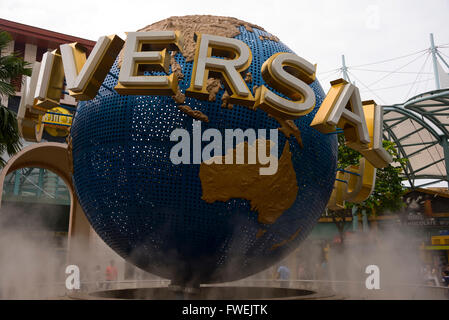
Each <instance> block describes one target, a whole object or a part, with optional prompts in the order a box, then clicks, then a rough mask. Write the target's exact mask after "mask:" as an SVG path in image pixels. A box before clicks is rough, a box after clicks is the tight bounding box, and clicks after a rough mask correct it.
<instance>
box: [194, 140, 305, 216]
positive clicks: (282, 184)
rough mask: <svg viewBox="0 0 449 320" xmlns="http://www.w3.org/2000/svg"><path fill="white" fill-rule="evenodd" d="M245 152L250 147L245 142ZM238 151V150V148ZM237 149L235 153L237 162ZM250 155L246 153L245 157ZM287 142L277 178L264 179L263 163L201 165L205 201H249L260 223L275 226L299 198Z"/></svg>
mask: <svg viewBox="0 0 449 320" xmlns="http://www.w3.org/2000/svg"><path fill="white" fill-rule="evenodd" d="M244 144H245V150H247V149H248V143H247V142H244ZM236 149H237V148H236ZM236 149H234V150H233V152H234V158H233V159H236ZM245 154H246V153H245ZM291 155H292V154H291V152H290V145H289V142H288V141H287V142H286V143H285V146H284V150H283V152H282V155H281V157H280V159H279V162H278V170H277V172H276V173H275V174H273V175H260V173H259V168H261V167H263V166H262V165H261V164H260V163H258V162H257V163H256V164H225V156H222V161H221V163H222V164H217V163H210V164H208V163H205V162H203V163H201V166H200V173H199V177H200V180H201V187H202V191H203V196H202V199H203V200H204V201H206V202H207V203H213V202H215V201H223V202H225V201H228V200H229V199H231V198H241V199H245V200H249V201H250V204H251V210H254V211H257V212H258V221H259V222H260V223H263V224H273V223H274V222H276V220H277V219H278V218H279V217H280V216H281V215H282V214H283V213H284V211H285V210H287V209H289V208H290V207H291V206H292V205H293V203H294V202H295V200H296V197H297V194H298V182H297V180H296V173H295V170H294V168H293V163H292V159H291Z"/></svg>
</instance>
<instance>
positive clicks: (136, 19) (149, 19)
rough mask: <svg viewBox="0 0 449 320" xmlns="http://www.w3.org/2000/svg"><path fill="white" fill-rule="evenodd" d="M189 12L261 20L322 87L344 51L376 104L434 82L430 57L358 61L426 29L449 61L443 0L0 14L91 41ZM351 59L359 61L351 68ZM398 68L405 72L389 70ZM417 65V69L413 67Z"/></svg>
mask: <svg viewBox="0 0 449 320" xmlns="http://www.w3.org/2000/svg"><path fill="white" fill-rule="evenodd" d="M188 14H213V15H222V16H233V17H236V18H239V19H242V20H245V21H248V22H252V23H255V24H258V25H260V26H262V27H264V28H265V30H267V31H268V32H270V33H272V34H274V35H276V36H278V37H279V38H280V39H281V41H282V42H284V43H285V44H286V45H287V46H289V47H290V48H291V49H292V50H293V51H295V52H296V53H297V54H298V55H300V56H302V57H303V58H305V59H307V60H309V61H310V62H312V63H317V64H318V76H319V79H320V80H321V83H322V85H323V87H324V88H325V90H327V89H328V88H329V81H330V80H333V79H336V78H338V77H339V76H338V74H337V73H335V74H334V73H332V72H331V73H326V72H327V71H329V70H332V69H336V68H339V67H340V66H341V55H342V54H345V55H346V61H347V65H348V66H349V67H350V69H349V71H350V72H351V73H350V77H351V80H352V81H355V84H356V85H357V86H358V87H359V88H360V90H361V93H362V98H363V99H374V100H376V101H377V102H378V104H393V103H400V102H403V101H404V100H405V99H407V98H410V97H412V96H414V95H416V94H418V93H421V92H424V91H427V90H432V89H434V88H435V83H434V80H433V79H432V78H433V74H432V63H431V62H432V61H431V59H430V58H428V59H427V61H426V53H425V52H422V53H419V54H416V55H412V56H408V57H405V58H402V59H398V60H394V61H391V62H388V63H382V64H374V65H368V66H359V65H364V64H369V63H372V62H377V61H381V60H385V59H390V58H395V57H399V56H404V55H408V54H411V53H414V52H417V51H420V50H424V49H426V48H428V47H429V45H430V44H429V33H431V32H433V33H434V34H435V40H436V44H437V45H445V47H442V48H440V50H441V52H442V53H443V54H446V55H447V57H446V58H447V59H446V60H447V62H448V63H449V22H448V16H449V0H431V1H423V0H385V1H360V0H359V1H356V0H347V1H345V0H339V1H336V0H314V1H298V0H296V1H281V0H271V1H268V0H257V1H242V0H237V1H235V0H225V1H204V0H203V1H198V0H189V1H186V0H181V1H178V0H170V1H152V0H146V1H131V0H130V1H123V0H122V1H112V0H109V1H100V0H88V1H86V0H77V1H67V2H64V1H61V0H58V1H43V0H39V1H24V0H2V1H1V2H0V17H1V18H4V19H8V20H13V21H16V22H20V23H25V24H28V25H32V26H36V27H41V28H45V29H49V30H53V31H58V32H62V33H66V34H70V35H74V36H79V37H83V38H87V39H91V40H95V41H96V40H97V39H98V38H99V37H100V36H102V35H108V34H113V33H117V34H121V35H123V32H126V31H135V30H137V29H139V28H142V27H144V26H146V25H148V24H151V23H153V22H156V21H159V20H162V19H164V18H167V17H170V16H174V15H188ZM410 62H411V63H410ZM425 62H426V63H425ZM408 63H410V64H408ZM424 63H425V64H424ZM406 64H408V65H407V66H405V67H404V68H401V67H402V66H404V65H406ZM351 66H359V67H358V69H355V68H354V69H352V70H351ZM443 67H444V68H445V69H446V71H447V68H446V67H445V66H444V65H443ZM399 68H401V69H400V70H398V71H400V72H406V73H399V74H398V73H394V74H390V73H389V72H390V71H394V70H397V69H399ZM360 69H364V70H360ZM366 70H376V72H373V71H366ZM419 71H422V74H415V73H413V72H416V73H417V72H419ZM385 76H386V77H385ZM383 77H385V79H383V80H382V78H383ZM407 83H408V85H404V84H407ZM413 83H414V85H413V87H412V84H413ZM391 86H394V87H395V88H389V87H391ZM367 87H368V88H369V89H367ZM386 88H387V89H386ZM370 90H371V91H370Z"/></svg>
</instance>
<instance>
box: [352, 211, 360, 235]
mask: <svg viewBox="0 0 449 320" xmlns="http://www.w3.org/2000/svg"><path fill="white" fill-rule="evenodd" d="M358 228H359V217H358V215H357V206H353V207H352V231H354V232H356V231H357V230H358Z"/></svg>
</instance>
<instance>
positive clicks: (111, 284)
mask: <svg viewBox="0 0 449 320" xmlns="http://www.w3.org/2000/svg"><path fill="white" fill-rule="evenodd" d="M169 284H170V281H169V280H165V279H155V280H125V281H101V282H82V283H81V288H80V289H79V290H73V291H69V290H67V289H66V288H65V283H56V284H52V285H45V286H40V287H39V289H40V290H36V293H39V292H42V293H44V292H46V293H47V295H46V296H45V297H43V296H40V297H39V296H36V297H35V298H57V299H58V298H62V297H64V296H68V295H70V294H73V293H83V294H87V293H92V292H96V291H103V290H118V289H136V288H157V287H168V285H169ZM204 286H212V287H222V286H226V287H228V286H230V287H274V288H276V287H277V288H279V287H282V288H292V289H305V290H311V291H315V292H317V293H323V292H325V293H326V294H327V295H326V296H327V297H330V298H335V299H387V300H389V299H412V300H414V299H429V300H441V299H445V300H447V299H449V288H448V287H442V286H426V285H422V284H406V283H389V284H384V285H382V284H381V288H380V289H379V290H368V289H367V288H366V287H365V282H364V281H346V280H271V279H244V280H239V281H234V282H226V283H218V284H210V285H204ZM329 293H332V294H331V295H330V294H329Z"/></svg>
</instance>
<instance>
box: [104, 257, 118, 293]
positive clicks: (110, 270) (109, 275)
mask: <svg viewBox="0 0 449 320" xmlns="http://www.w3.org/2000/svg"><path fill="white" fill-rule="evenodd" d="M114 265H115V262H114V260H111V261H110V265H109V266H107V267H106V289H110V288H111V284H112V282H113V281H117V277H118V272H117V268H116V267H115V266H114Z"/></svg>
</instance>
